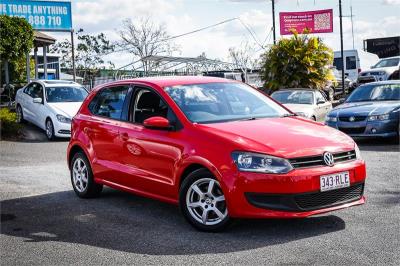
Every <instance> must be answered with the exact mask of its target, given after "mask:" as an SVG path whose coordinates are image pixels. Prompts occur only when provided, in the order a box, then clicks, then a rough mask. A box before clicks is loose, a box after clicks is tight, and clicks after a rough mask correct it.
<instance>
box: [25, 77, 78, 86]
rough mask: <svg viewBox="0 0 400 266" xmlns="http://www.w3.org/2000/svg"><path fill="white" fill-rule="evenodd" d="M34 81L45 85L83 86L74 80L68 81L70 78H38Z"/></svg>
mask: <svg viewBox="0 0 400 266" xmlns="http://www.w3.org/2000/svg"><path fill="white" fill-rule="evenodd" d="M32 82H39V83H42V84H43V85H45V86H46V87H47V86H54V87H57V86H65V85H70V86H82V85H81V84H79V83H76V82H73V81H68V80H55V79H52V80H46V79H37V80H33V81H32Z"/></svg>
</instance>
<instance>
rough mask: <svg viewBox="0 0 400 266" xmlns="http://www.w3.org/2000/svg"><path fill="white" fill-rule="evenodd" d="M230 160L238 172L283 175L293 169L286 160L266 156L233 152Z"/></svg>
mask: <svg viewBox="0 0 400 266" xmlns="http://www.w3.org/2000/svg"><path fill="white" fill-rule="evenodd" d="M232 158H233V160H234V161H235V164H236V165H237V167H238V168H239V170H240V171H245V172H259V173H273V174H285V173H287V172H289V171H291V170H292V169H293V167H292V165H291V164H290V163H289V161H288V160H286V159H283V158H278V157H274V156H270V155H266V154H260V153H252V152H233V153H232Z"/></svg>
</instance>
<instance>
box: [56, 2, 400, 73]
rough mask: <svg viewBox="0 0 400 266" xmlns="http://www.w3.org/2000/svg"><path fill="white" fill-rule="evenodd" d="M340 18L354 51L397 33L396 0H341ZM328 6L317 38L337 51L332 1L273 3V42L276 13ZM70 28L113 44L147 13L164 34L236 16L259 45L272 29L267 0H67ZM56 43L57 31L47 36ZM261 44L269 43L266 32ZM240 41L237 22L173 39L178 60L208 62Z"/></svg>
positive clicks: (244, 37)
mask: <svg viewBox="0 0 400 266" xmlns="http://www.w3.org/2000/svg"><path fill="white" fill-rule="evenodd" d="M342 2H343V15H344V16H347V15H350V5H352V7H353V15H354V18H353V20H354V35H355V47H356V48H362V46H363V44H362V40H364V39H367V38H375V37H390V36H399V35H400V0H342ZM329 8H332V9H333V12H334V33H325V34H319V36H320V37H322V38H323V39H324V41H325V42H326V43H327V44H328V45H329V46H330V47H331V48H332V49H334V50H338V49H339V48H340V40H339V18H338V16H339V8H338V0H276V4H275V9H276V21H277V24H276V33H277V37H278V38H279V37H280V36H279V12H284V11H307V10H318V9H329ZM72 12H73V25H74V28H75V29H79V28H83V29H84V30H85V32H87V33H98V32H104V33H105V34H106V35H107V37H108V38H109V39H110V40H114V41H116V40H118V39H119V36H118V34H117V33H116V31H117V30H118V29H119V28H120V27H121V23H122V20H123V19H125V18H131V19H132V20H135V19H137V18H138V17H139V16H143V15H150V16H152V18H153V19H154V20H155V21H156V22H159V23H163V24H165V26H166V28H167V30H168V33H169V34H170V35H172V36H173V35H178V34H182V33H185V32H188V31H191V30H194V29H198V28H201V27H205V26H208V25H211V24H215V23H218V22H220V21H223V20H227V19H230V18H234V17H240V18H241V19H242V20H243V21H244V22H245V23H246V24H247V25H248V26H249V27H251V29H252V30H253V31H254V32H255V34H256V37H257V38H258V39H259V40H261V42H263V41H264V40H265V39H266V37H267V35H268V33H269V32H270V29H271V26H272V15H271V1H269V0H72ZM343 30H344V48H345V49H351V48H352V35H351V23H350V18H349V17H345V18H343ZM50 35H52V36H54V37H56V38H58V39H62V38H63V37H66V35H65V34H64V35H63V34H62V33H50ZM269 37H270V38H268V39H267V42H266V43H267V44H268V43H269V44H270V43H272V34H271V35H270V36H269ZM246 41H250V42H252V38H251V36H250V34H249V33H248V31H246V29H245V28H244V27H243V26H242V25H241V23H240V22H239V21H233V22H230V23H227V24H224V25H221V26H218V27H216V28H213V29H208V30H205V31H203V32H200V33H195V34H193V35H189V36H185V37H182V38H179V39H176V40H175V43H176V44H178V45H179V46H180V48H181V52H180V54H176V55H180V56H198V55H200V54H201V53H202V52H205V53H206V55H207V57H209V58H219V59H222V60H225V61H227V60H228V49H229V48H230V47H237V46H240V45H241V44H243V43H244V42H246ZM106 60H107V61H108V60H111V61H113V62H114V63H115V65H116V67H119V66H122V65H125V64H128V63H130V62H132V60H133V57H132V56H131V55H129V54H121V53H119V54H112V55H110V56H108V57H107V58H106Z"/></svg>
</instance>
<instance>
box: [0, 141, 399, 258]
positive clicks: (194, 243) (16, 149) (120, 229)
mask: <svg viewBox="0 0 400 266" xmlns="http://www.w3.org/2000/svg"><path fill="white" fill-rule="evenodd" d="M67 144H68V143H67V142H66V141H65V140H61V141H56V142H47V141H45V140H42V139H41V140H39V141H36V142H33V141H27V142H7V141H2V142H1V144H0V145H1V160H0V163H1V165H0V199H1V234H0V248H1V254H0V260H1V265H66V264H85V265H89V264H90V265H101V264H108V265H110V264H113V265H115V264H146V265H152V264H156V265H172V264H173V265H176V264H189V263H190V264H196V265H197V264H203V265H205V264H229V265H231V264H241V265H242V264H243V265H256V264H273V265H299V264H307V265H308V264H315V265H328V264H329V265H343V264H356V265H365V264H371V265H372V264H373V265H376V264H380V265H399V264H400V166H399V162H400V151H399V146H398V145H392V144H391V143H382V142H380V141H373V142H371V141H360V142H359V146H360V148H361V152H362V156H363V157H364V159H365V160H366V162H367V173H368V179H367V184H366V195H367V197H368V199H367V204H365V205H362V206H359V207H353V208H349V209H345V210H341V211H337V212H333V213H329V214H325V215H321V216H316V217H311V218H307V219H299V220H241V221H237V222H236V223H235V224H234V225H233V226H232V227H231V228H230V229H229V230H228V231H226V232H224V233H219V234H211V233H201V232H197V231H195V230H194V229H192V227H190V226H189V225H188V224H187V223H186V222H185V221H184V219H183V218H182V217H181V215H180V213H179V210H178V208H177V207H175V206H171V205H168V204H165V203H160V202H158V201H154V200H151V199H146V198H142V197H138V196H135V195H130V194H127V193H124V192H119V191H115V190H112V189H105V191H104V192H103V194H102V197H100V198H97V199H90V200H82V199H79V198H77V197H76V196H75V195H74V192H73V191H72V189H71V185H70V180H69V173H68V168H67V165H66V153H65V152H66V147H67Z"/></svg>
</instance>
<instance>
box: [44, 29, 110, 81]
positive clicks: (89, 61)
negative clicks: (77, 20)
mask: <svg viewBox="0 0 400 266" xmlns="http://www.w3.org/2000/svg"><path fill="white" fill-rule="evenodd" d="M75 34H76V36H77V45H76V49H75V65H76V68H77V69H80V70H82V72H81V73H83V78H84V79H86V78H87V76H88V75H89V76H91V75H94V74H95V73H96V72H97V70H98V69H99V68H100V66H101V65H103V64H104V63H105V62H104V60H103V57H104V56H105V55H107V54H109V53H111V52H113V51H114V49H115V45H114V44H113V43H111V42H110V41H109V40H108V39H107V38H106V36H105V34H104V33H99V34H97V35H90V34H84V30H83V29H79V30H78V31H77V32H76V33H75ZM51 52H54V53H61V54H62V57H61V67H63V68H72V45H71V42H70V40H67V39H65V40H64V41H62V42H58V43H56V44H55V45H53V47H52V48H51ZM108 63H109V64H110V66H111V67H113V64H112V63H111V62H108Z"/></svg>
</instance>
